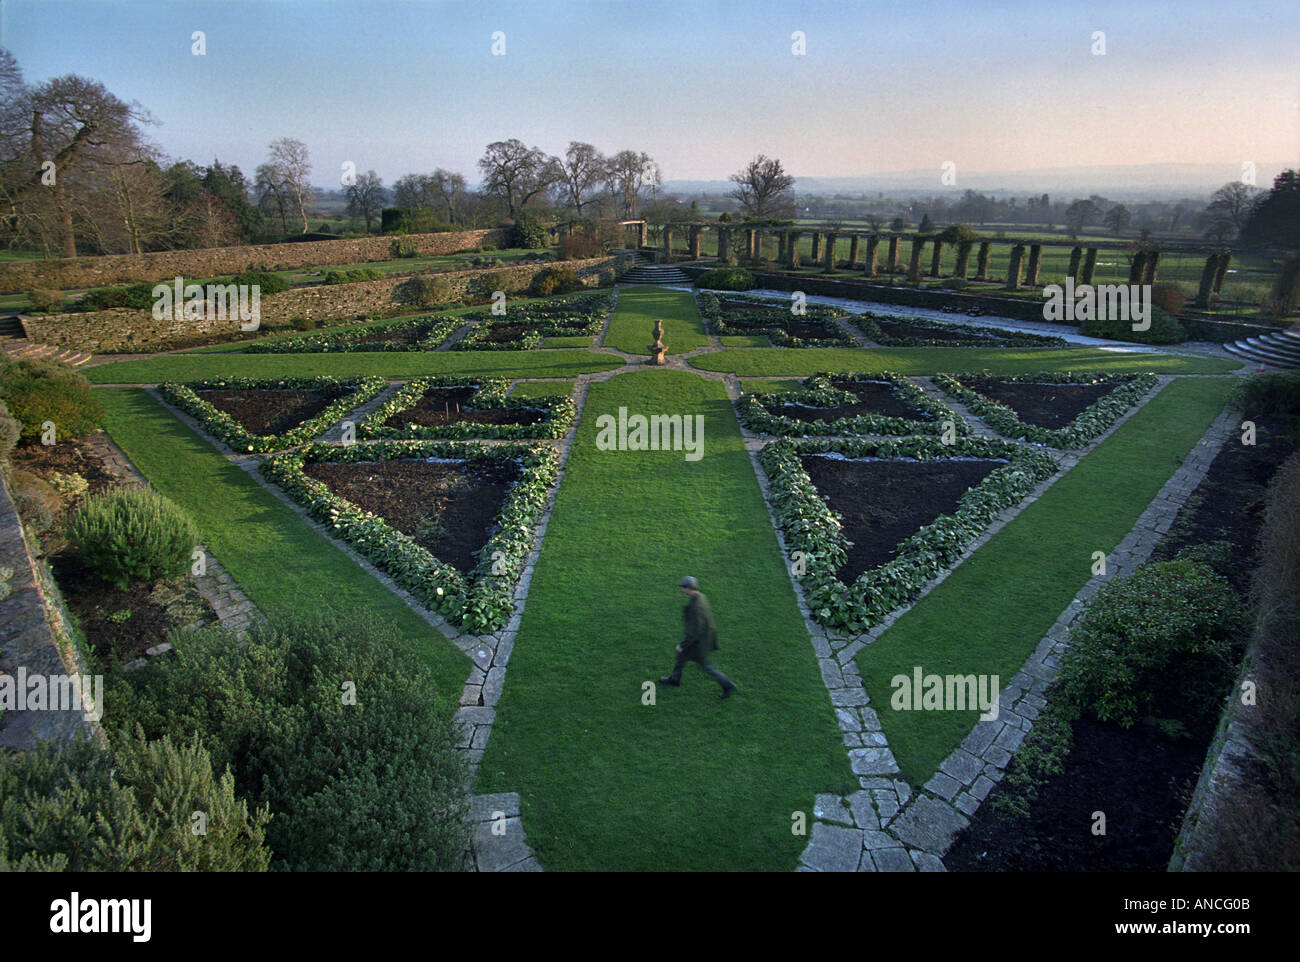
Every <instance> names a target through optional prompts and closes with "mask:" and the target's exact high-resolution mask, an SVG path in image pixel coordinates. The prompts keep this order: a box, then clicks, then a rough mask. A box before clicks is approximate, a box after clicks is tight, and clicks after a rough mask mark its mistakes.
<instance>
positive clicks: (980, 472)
mask: <svg viewBox="0 0 1300 962" xmlns="http://www.w3.org/2000/svg"><path fill="white" fill-rule="evenodd" d="M800 460H801V462H802V463H803V467H804V470H805V471H807V472H808V477H809V478H811V479H812V482H813V485H814V486H815V487H816V488H817V491H818V493H819V494H821V496H822V498H824V499H825V501H826V503H827V504H828V505H829V506H830V508H831V510H832V511H835V512H837V513H838V514H839V515H840V516H841V517H842V518H843V532H844V536H845V537H846V538H847V539H848V540H849V541H850V542H852V547H850V548H849V552H848V561H847V562H846V563H845V564H844V566H843V567H841V568H840V570H839V578H840V580H841V581H843V582H844V583H845V584H851V583H852V582H853V581H854V580H856V579H857V578H858V577H859V576H860V575H861V574H863V573H864V572H866V571H870V570H871V569H872V568H875V567H878V566H880V565H882V564H885V563H886V562H888V561H890V560H892V559H893V558H894V557H895V555H896V554H897V550H898V545H899V543H900V542H902V541H903V540H905V539H906V538H909V537H911V536H912V535H913V534H915V533H916V532H917V531H918V530H920V529H921V528H923V527H925V526H926V525H928V524H930V523H931V522H933V521H934V520H935V519H936V518H938V517H939V516H940V515H944V514H950V513H952V512H953V511H954V510H956V508H957V504H958V502H959V501H960V500H961V497H962V495H964V494H965V493H966V492H967V491H968V490H969V489H970V488H972V487H974V486H975V485H977V484H979V483H980V482H981V481H983V480H984V479H985V478H986V477H988V475H989V474H990V473H992V472H993V471H994V470H996V469H997V468H1000V467H1002V465H1003V464H1004V462H1002V461H995V460H970V461H957V460H943V461H869V460H844V459H840V458H828V457H825V456H822V455H805V456H803V457H802V458H801V459H800Z"/></svg>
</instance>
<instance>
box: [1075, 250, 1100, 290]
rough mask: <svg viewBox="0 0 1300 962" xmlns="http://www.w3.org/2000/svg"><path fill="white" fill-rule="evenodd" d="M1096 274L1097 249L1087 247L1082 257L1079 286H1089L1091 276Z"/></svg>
mask: <svg viewBox="0 0 1300 962" xmlns="http://www.w3.org/2000/svg"><path fill="white" fill-rule="evenodd" d="M1095 273H1097V248H1095V247H1089V248H1088V250H1087V252H1086V253H1085V254H1084V255H1083V274H1082V275H1081V276H1080V277H1079V284H1080V285H1085V284H1091V283H1092V275H1093V274H1095Z"/></svg>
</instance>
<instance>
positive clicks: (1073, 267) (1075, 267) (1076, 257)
mask: <svg viewBox="0 0 1300 962" xmlns="http://www.w3.org/2000/svg"><path fill="white" fill-rule="evenodd" d="M1082 259H1083V248H1082V247H1077V246H1076V247H1075V248H1074V250H1072V251H1070V266H1069V267H1067V268H1066V269H1065V275H1066V276H1067V277H1073V278H1074V279H1075V280H1076V281H1077V280H1078V279H1079V261H1081V260H1082Z"/></svg>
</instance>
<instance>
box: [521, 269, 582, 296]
mask: <svg viewBox="0 0 1300 962" xmlns="http://www.w3.org/2000/svg"><path fill="white" fill-rule="evenodd" d="M582 286H583V284H582V281H580V280H579V279H578V275H577V273H576V272H575V271H574V269H573V268H572V267H544V268H542V269H541V270H540V271H538V272H537V274H536V276H534V277H533V293H535V294H536V295H537V296H538V297H549V296H550V295H551V294H568V293H569V292H570V291H576V290H581V289H582Z"/></svg>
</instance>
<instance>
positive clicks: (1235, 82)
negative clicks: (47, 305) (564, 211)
mask: <svg viewBox="0 0 1300 962" xmlns="http://www.w3.org/2000/svg"><path fill="white" fill-rule="evenodd" d="M194 31H203V32H204V34H205V42H206V54H205V55H204V56H195V55H193V53H192V45H193V41H192V39H191V37H192V34H193V32H194ZM494 31H502V32H503V33H504V35H505V53H504V55H502V56H494V55H493V50H492V48H493V33H494ZM796 31H801V32H802V35H803V37H804V47H805V50H806V52H805V53H804V54H803V55H795V53H794V52H793V50H792V47H793V46H794V44H795V43H796V40H795V39H792V35H793V34H794V33H795V32H796ZM1097 31H1101V32H1104V34H1105V38H1104V43H1105V53H1104V54H1102V55H1097V54H1095V53H1094V52H1093V51H1094V48H1095V47H1096V46H1097V44H1098V41H1097V40H1094V33H1096V32H1097ZM0 45H3V46H5V47H7V48H9V50H10V51H11V52H12V53H13V54H14V55H15V56H16V57H17V58H18V62H19V64H20V65H21V66H22V68H23V72H24V75H25V77H26V79H27V81H28V82H29V83H36V82H40V81H42V80H45V79H48V78H50V77H52V76H57V75H60V74H65V73H76V74H81V75H83V76H87V77H91V78H93V79H96V80H99V81H101V82H102V83H104V84H105V85H106V86H107V87H108V89H109V90H111V91H112V92H113V93H115V94H116V95H117V96H119V97H120V98H122V99H123V100H127V101H131V100H135V101H138V102H139V103H140V104H142V105H143V106H145V107H146V108H147V109H148V110H149V111H150V112H151V113H152V115H153V116H154V117H155V118H156V119H157V121H158V124H157V126H154V127H152V128H150V129H149V135H150V137H151V139H152V140H153V141H154V142H155V143H157V144H158V145H159V146H160V147H161V148H162V149H163V150H164V151H165V152H166V153H167V154H169V155H170V156H172V157H174V158H187V159H190V160H194V161H196V162H198V163H207V162H210V161H211V160H212V159H213V158H214V157H217V158H220V159H221V160H222V161H223V162H226V163H230V162H234V163H237V164H239V166H240V167H241V168H243V169H244V171H245V173H247V174H249V175H250V176H251V173H252V171H253V168H255V167H256V166H257V164H258V163H260V162H261V161H262V160H264V159H265V156H266V145H267V144H268V143H269V142H270V141H272V140H274V139H276V138H279V137H296V138H298V139H300V140H302V141H304V142H305V143H306V144H307V146H308V147H309V149H310V151H311V156H312V160H313V162H314V168H315V169H314V173H313V180H314V181H315V182H317V183H320V184H324V183H327V182H329V181H330V179H331V178H330V174H329V172H330V171H333V172H335V173H337V171H338V170H339V168H340V165H341V164H342V163H343V162H344V161H352V162H354V163H355V164H356V165H357V168H358V169H359V170H361V171H365V170H367V169H370V168H373V169H375V170H377V171H378V172H379V173H380V175H381V176H383V178H384V179H385V181H386V182H388V183H391V182H392V181H393V180H394V179H396V178H397V177H399V176H401V175H402V174H404V173H408V172H412V171H428V170H432V169H433V168H434V167H447V168H450V169H452V170H457V171H460V172H461V173H463V174H465V175H466V177H467V179H468V180H469V181H470V182H471V183H473V182H475V181H477V179H478V173H477V170H476V168H475V161H476V160H477V159H478V158H479V157H480V156H481V155H482V153H483V148H484V146H485V145H486V144H487V143H488V142H490V141H493V140H501V139H506V138H510V137H517V138H519V139H520V140H523V141H525V142H526V143H528V144H529V145H530V146H538V147H540V148H542V149H543V150H545V151H547V152H549V153H563V151H564V149H565V147H566V146H567V145H568V143H569V141H570V140H582V141H588V142H591V143H594V144H595V145H596V146H597V147H599V148H601V149H602V150H604V151H606V152H607V153H613V152H614V151H617V150H620V149H624V148H629V149H634V150H638V151H645V152H647V153H649V154H650V155H651V156H652V157H654V158H655V159H656V160H657V161H658V162H659V164H660V166H661V167H662V169H663V172H664V176H665V177H666V178H667V179H670V180H675V179H725V178H726V177H727V175H728V174H730V173H731V172H733V171H735V170H737V169H739V168H740V167H742V166H743V165H744V164H745V163H746V162H747V161H748V160H749V159H750V158H752V157H753V156H754V155H755V154H758V153H765V154H768V155H770V156H776V157H779V158H780V159H781V160H782V162H783V163H784V165H785V167H786V169H787V170H788V171H790V172H791V173H794V174H795V175H796V176H801V177H830V176H861V175H869V174H872V173H880V172H888V171H898V170H912V169H924V168H930V169H934V168H938V167H940V166H941V165H942V164H943V163H944V162H945V161H949V160H951V161H952V162H953V163H955V164H956V165H957V166H958V168H959V169H961V170H963V171H966V172H992V171H1003V170H1022V169H1026V168H1039V167H1055V166H1076V165H1088V164H1142V163H1192V162H1195V163H1223V164H1230V165H1233V166H1236V165H1239V164H1240V163H1241V162H1242V161H1243V160H1253V161H1255V162H1257V163H1259V164H1260V166H1261V167H1264V166H1266V165H1269V164H1287V165H1289V166H1296V165H1297V163H1298V161H1300V3H1296V2H1295V0H1285V2H1260V3H1249V2H1247V3H1240V2H1232V3H1225V2H1223V0H1214V2H1199V0H1187V2H1178V3H1169V2H1163V0H1155V2H1147V0H1124V2H1120V3H1110V2H1104V3H1096V2H1091V0H1069V2H1055V0H1048V2H1022V3H1011V2H985V0H967V2H955V3H947V2H935V3H926V2H904V3H896V4H893V3H891V4H885V3H882V2H880V0H873V2H871V3H863V4H858V3H847V2H834V3H821V2H814V3H800V2H791V0H782V2H767V0H740V2H731V0H727V2H710V0H694V2H658V3H657V2H651V0H631V2H629V0H619V2H604V0H570V2H550V0H527V2H523V3H502V2H493V0H456V2H434V0H408V2H393V0H373V2H372V0H312V2H308V0H219V2H214V0H193V2H191V0H0Z"/></svg>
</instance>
